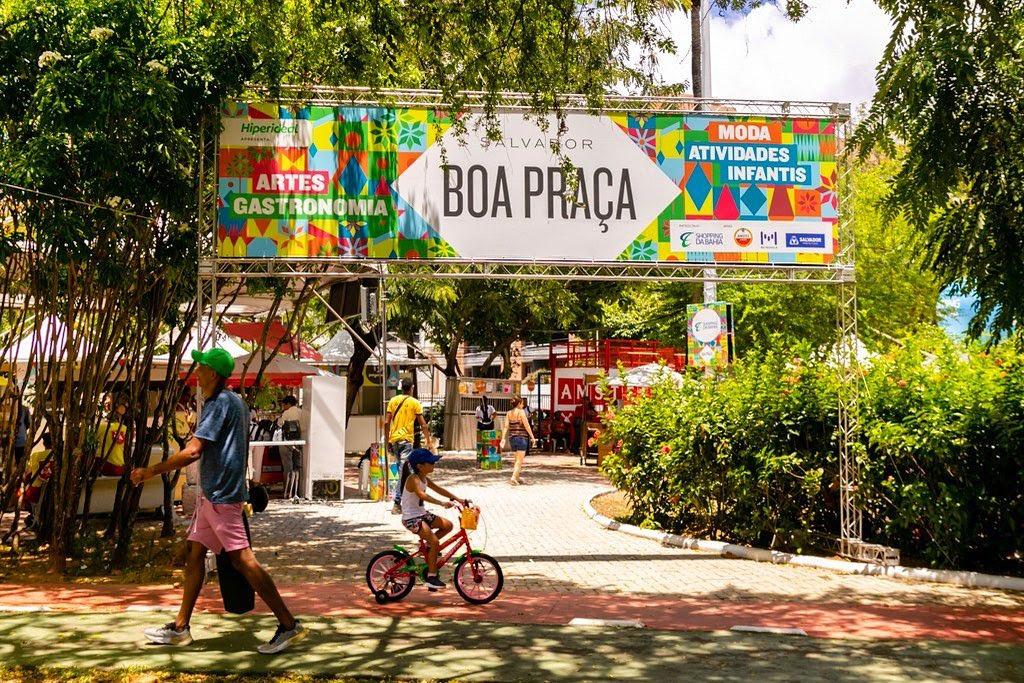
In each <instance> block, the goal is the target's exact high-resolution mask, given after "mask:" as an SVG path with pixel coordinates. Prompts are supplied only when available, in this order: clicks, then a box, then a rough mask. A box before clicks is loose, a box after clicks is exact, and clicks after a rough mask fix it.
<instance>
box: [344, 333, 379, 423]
mask: <svg viewBox="0 0 1024 683" xmlns="http://www.w3.org/2000/svg"><path fill="white" fill-rule="evenodd" d="M353 332H355V333H356V334H353ZM348 333H349V336H351V337H352V343H353V344H354V346H355V348H354V350H353V351H352V357H351V358H349V359H348V372H347V373H346V376H347V377H348V386H347V388H346V393H347V396H346V397H345V398H346V405H345V426H346V427H347V426H348V421H349V419H350V418H351V417H352V406H354V405H355V404H356V396H357V395H358V394H359V390H360V389H361V388H362V386H363V370H364V369H365V368H366V361H368V360H369V359H370V356H371V355H372V354H371V353H370V351H369V349H367V348H366V346H369V347H370V348H371V349H374V348H376V347H377V341H378V339H379V338H380V329H379V327H377V326H374V327H373V329H371V330H370V331H368V332H367V331H365V330H361V329H359V328H358V327H353V328H351V329H349V331H348ZM357 335H358V336H357ZM360 339H362V340H363V342H365V344H366V346H363V344H360V343H359V340H360Z"/></svg>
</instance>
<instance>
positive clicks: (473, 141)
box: [393, 114, 681, 261]
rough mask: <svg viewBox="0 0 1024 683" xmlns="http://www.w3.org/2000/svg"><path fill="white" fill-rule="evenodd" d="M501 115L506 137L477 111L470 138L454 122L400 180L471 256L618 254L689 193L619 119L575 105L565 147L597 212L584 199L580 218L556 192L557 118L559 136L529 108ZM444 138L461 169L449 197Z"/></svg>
mask: <svg viewBox="0 0 1024 683" xmlns="http://www.w3.org/2000/svg"><path fill="white" fill-rule="evenodd" d="M499 118H500V121H501V130H502V141H501V143H488V142H485V141H484V140H483V138H484V132H483V130H482V129H478V127H477V126H476V125H475V121H474V116H472V115H471V116H470V118H469V121H468V124H467V126H468V130H469V132H468V134H467V136H466V138H467V139H466V140H465V142H466V144H465V145H462V144H460V141H459V140H458V137H457V136H456V134H455V132H454V129H449V130H448V131H447V132H446V133H445V135H444V136H443V137H442V139H441V141H439V142H437V143H435V144H434V145H432V146H431V147H430V148H429V149H428V150H427V151H426V152H424V153H423V154H422V155H421V156H420V157H419V158H418V159H417V160H416V161H415V162H413V163H412V164H411V165H410V166H409V168H408V169H406V171H405V172H404V173H403V174H402V175H401V176H400V177H399V178H398V179H397V180H396V181H395V183H394V186H393V189H394V191H395V192H397V193H398V194H399V195H400V196H401V197H402V198H403V199H405V201H407V202H408V203H409V204H410V205H411V206H412V207H413V208H414V209H415V210H416V211H417V212H418V213H419V214H420V215H421V216H422V217H423V218H424V219H425V220H426V221H427V222H428V223H429V224H430V225H431V226H433V227H434V228H435V229H436V230H437V231H438V233H439V234H440V235H441V237H442V238H444V239H445V240H447V241H448V243H449V244H451V245H452V247H454V249H455V250H456V251H457V252H458V254H459V256H461V257H463V258H480V259H484V258H487V259H491V258H494V259H517V260H541V261H543V260H579V261H611V260H614V259H615V258H617V257H618V256H619V254H621V253H622V251H623V249H625V248H626V247H627V246H628V245H629V244H630V243H631V242H632V241H633V240H634V239H635V238H636V237H637V236H638V235H639V234H640V233H641V232H643V230H644V229H646V228H647V226H649V225H650V224H651V222H652V221H653V220H655V219H656V218H657V217H658V215H659V214H660V213H661V212H662V211H663V210H664V209H665V207H667V206H668V205H669V203H671V202H672V201H673V200H674V199H675V198H676V197H677V196H679V194H680V193H681V190H680V188H679V187H678V186H677V185H676V184H675V183H673V182H672V180H671V179H670V178H669V177H668V176H666V175H665V174H664V173H663V172H662V171H661V170H660V169H659V168H658V167H657V165H656V164H655V163H654V162H653V161H652V160H651V159H650V158H649V157H648V156H647V155H646V154H645V153H644V152H643V151H642V150H641V149H640V148H639V147H637V145H636V144H635V143H634V142H633V141H632V140H630V138H629V137H628V136H627V135H626V134H625V133H624V132H623V131H622V130H621V129H620V128H619V127H618V126H617V125H616V124H615V123H614V122H613V121H612V120H611V119H609V118H607V117H604V116H591V115H584V114H570V115H568V116H567V124H568V130H567V132H566V134H565V135H563V136H562V148H563V151H564V153H565V155H566V156H567V157H568V158H569V159H570V160H571V161H572V163H573V164H575V165H576V166H577V167H578V168H580V169H582V172H583V185H584V186H585V189H586V193H587V199H588V200H589V201H588V205H589V212H590V216H589V218H588V217H587V215H586V213H587V212H586V211H585V210H584V208H583V207H581V206H577V207H576V208H575V211H576V215H575V218H573V217H572V216H571V210H572V207H571V204H567V205H566V208H565V211H566V212H567V213H570V217H568V218H567V217H565V216H564V215H563V209H562V202H561V199H560V197H558V195H557V194H552V190H553V189H554V190H557V189H558V186H559V184H560V181H561V178H560V174H559V172H558V171H557V167H558V166H559V160H558V158H557V157H556V156H555V155H554V154H553V153H552V152H551V149H550V146H549V141H550V138H552V137H554V133H553V131H555V130H557V122H556V121H555V118H554V117H553V116H552V117H550V118H549V123H550V126H549V129H548V130H549V131H551V133H550V135H549V134H548V133H545V132H543V131H542V130H541V129H540V127H539V126H538V125H537V123H536V122H535V121H534V120H527V119H526V118H525V117H524V116H523V115H522V114H502V115H501V116H500V117H499ZM476 120H479V119H476ZM442 144H443V145H444V147H445V150H446V151H447V162H448V164H449V165H450V166H452V167H455V168H457V169H458V170H457V171H456V170H452V171H451V172H450V173H449V177H448V183H449V187H450V188H455V187H458V189H457V190H456V189H450V190H449V191H448V194H447V197H446V190H445V187H446V186H445V174H444V171H443V169H442V166H441V148H442V147H441V146H442ZM602 169H603V170H602ZM502 174H504V177H503V178H502V177H501V176H502ZM446 198H447V200H448V201H447V211H446ZM503 200H507V201H503ZM527 211H529V216H527ZM609 212H610V213H611V216H610V217H607V218H603V216H607V214H608V213H609ZM473 213H476V214H477V215H473ZM480 214H482V215H480ZM599 214H601V215H599ZM602 215H603V216H602Z"/></svg>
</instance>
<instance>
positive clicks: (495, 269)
mask: <svg viewBox="0 0 1024 683" xmlns="http://www.w3.org/2000/svg"><path fill="white" fill-rule="evenodd" d="M251 91H252V92H253V93H255V94H257V95H258V96H262V97H266V98H267V99H268V100H270V101H275V102H279V103H282V104H291V105H296V106H302V105H329V106H345V105H353V106H365V107H372V106H384V107H430V108H433V109H440V110H445V109H448V108H450V107H451V103H450V102H447V101H445V99H444V97H443V95H442V93H441V92H440V91H436V90H373V89H369V88H334V87H327V86H284V87H281V88H278V89H274V90H270V89H266V88H260V87H253V88H251ZM458 104H459V105H460V106H461V107H463V108H464V109H465V110H469V111H486V112H489V113H498V112H502V111H509V112H535V111H536V107H535V104H536V103H535V100H534V98H533V97H532V96H531V95H530V94H528V93H497V94H493V93H483V92H465V93H460V101H459V102H458ZM552 111H557V112H558V113H560V114H564V113H570V112H583V113H603V114H621V113H629V114H639V115H652V114H658V113H673V114H703V115H734V116H765V117H768V118H773V117H774V118H780V117H791V116H797V117H816V118H827V119H832V120H834V121H835V122H836V136H837V142H838V147H837V149H839V150H840V153H841V152H842V150H843V148H844V143H845V141H846V140H847V139H848V138H849V135H850V132H851V130H850V129H851V123H850V107H849V105H848V104H841V103H835V102H789V101H763V100H720V99H705V100H697V99H694V98H692V97H644V96H620V95H608V96H605V97H603V98H600V99H598V100H595V99H592V98H588V97H587V96H583V95H564V96H561V97H560V98H559V100H558V103H557V106H556V107H553V108H552ZM216 124H217V122H210V121H207V122H206V128H205V130H204V132H203V135H202V136H201V146H202V159H201V161H200V164H201V165H200V175H201V177H202V180H203V182H202V187H201V189H200V191H199V195H200V197H199V198H200V206H199V219H200V229H199V240H200V244H199V282H198V285H199V286H198V291H197V306H198V310H199V313H200V318H201V317H202V316H203V314H204V306H203V302H204V301H210V302H215V301H216V299H217V292H218V290H219V289H220V290H221V291H223V289H224V288H223V284H225V283H228V282H235V283H239V282H242V281H244V280H246V279H251V278H287V279H291V278H309V277H314V278H317V279H321V280H323V281H324V282H329V281H333V280H339V279H363V278H365V279H375V280H380V281H384V280H387V279H400V278H406V279H407V278H423V277H441V278H461V279H481V278H505V279H521V280H532V279H545V280H580V279H589V280H601V281H653V280H659V281H672V282H721V283H745V284H771V283H775V284H796V285H814V284H816V285H831V286H835V287H836V290H837V306H836V333H837V342H836V356H837V363H836V365H837V367H838V370H837V371H838V373H839V376H840V380H841V382H840V392H839V400H838V406H837V411H838V423H839V444H838V451H839V452H838V456H839V476H840V482H839V486H840V510H839V516H840V529H839V538H838V550H839V552H840V554H842V555H844V556H846V557H849V558H852V559H856V560H862V561H867V562H874V563H881V564H897V563H898V562H899V551H898V550H896V549H893V548H887V547H885V546H881V545H876V544H870V543H865V542H864V540H863V516H862V511H861V509H860V507H859V505H858V499H857V488H858V483H859V480H860V465H859V461H858V459H857V453H856V447H855V443H856V435H857V430H858V417H857V416H858V409H859V404H858V386H857V384H858V381H859V378H860V374H859V372H858V367H857V344H858V339H857V286H856V273H855V268H854V263H855V240H854V220H853V202H852V198H853V189H852V187H851V186H850V171H849V170H848V169H846V168H843V166H844V165H842V164H840V169H841V171H840V178H839V188H838V190H839V197H840V204H841V208H840V218H839V226H838V227H839V252H838V253H837V254H836V256H835V259H834V260H833V262H832V263H830V264H826V265H814V264H774V263H771V264H770V263H753V262H752V263H697V262H660V263H655V262H629V261H615V262H586V261H582V262H581V261H571V262H570V261H550V260H549V261H541V260H536V261H522V260H518V261H517V260H479V259H478V260H472V259H470V260H462V259H418V260H415V261H401V260H386V259H351V258H350V259H343V258H321V257H299V258H234V257H230V258H229V257H221V256H218V254H217V245H216V240H215V239H214V236H215V235H216V231H217V213H216V211H217V195H216V187H217V183H216V168H217V145H216V137H217V136H216V131H217V130H219V129H218V128H217V127H216ZM381 291H382V292H383V288H381ZM380 299H381V301H380V305H381V307H383V305H384V302H383V296H381V297H380ZM209 315H210V319H211V321H212V320H213V319H214V317H215V315H216V306H212V305H211V306H210V311H209ZM206 329H207V330H212V329H213V325H210V326H208V327H207V328H206ZM385 362H386V359H385Z"/></svg>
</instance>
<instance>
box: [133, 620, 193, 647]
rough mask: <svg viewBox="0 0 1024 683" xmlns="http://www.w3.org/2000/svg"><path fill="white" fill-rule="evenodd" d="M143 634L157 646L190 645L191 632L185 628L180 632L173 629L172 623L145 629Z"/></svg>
mask: <svg viewBox="0 0 1024 683" xmlns="http://www.w3.org/2000/svg"><path fill="white" fill-rule="evenodd" d="M143 633H145V634H146V638H147V639H149V642H151V643H156V644H157V645H191V644H192V631H191V630H189V627H188V626H186V627H184V628H183V629H181V630H180V631H179V630H178V629H176V628H174V622H173V621H172V622H171V623H169V624H167V625H166V626H161V627H160V628H147V629H146V630H145V631H143Z"/></svg>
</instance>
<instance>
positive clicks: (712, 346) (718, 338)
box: [686, 302, 736, 369]
mask: <svg viewBox="0 0 1024 683" xmlns="http://www.w3.org/2000/svg"><path fill="white" fill-rule="evenodd" d="M686 346H687V364H688V365H689V366H690V367H692V368H717V369H722V368H724V367H726V366H727V365H729V364H730V363H732V361H733V358H734V357H735V353H736V350H735V347H734V336H733V321H732V304H727V303H722V302H716V303H711V304H689V305H687V307H686Z"/></svg>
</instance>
